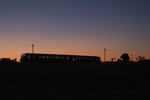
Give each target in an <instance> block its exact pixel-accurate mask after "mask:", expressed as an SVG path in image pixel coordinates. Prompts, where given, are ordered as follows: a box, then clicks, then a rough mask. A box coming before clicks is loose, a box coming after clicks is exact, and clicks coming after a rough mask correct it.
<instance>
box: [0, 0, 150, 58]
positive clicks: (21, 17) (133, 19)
mask: <svg viewBox="0 0 150 100" xmlns="http://www.w3.org/2000/svg"><path fill="white" fill-rule="evenodd" d="M31 44H35V52H36V53H52V54H75V55H91V56H100V57H101V58H102V60H103V52H104V48H107V49H108V50H107V60H110V58H112V57H116V58H119V57H120V56H121V54H123V53H128V54H129V55H131V54H134V59H135V58H136V57H137V56H144V57H146V58H148V59H149V58H150V0H0V46H1V50H0V58H2V57H10V58H17V59H19V58H20V55H21V54H22V53H29V52H31Z"/></svg>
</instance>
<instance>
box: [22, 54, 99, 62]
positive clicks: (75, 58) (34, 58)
mask: <svg viewBox="0 0 150 100" xmlns="http://www.w3.org/2000/svg"><path fill="white" fill-rule="evenodd" d="M20 61H21V62H22V63H24V62H66V63H69V62H93V63H96V62H97V63H98V62H101V59H100V57H98V56H81V55H59V54H38V53H24V54H22V55H21V59H20Z"/></svg>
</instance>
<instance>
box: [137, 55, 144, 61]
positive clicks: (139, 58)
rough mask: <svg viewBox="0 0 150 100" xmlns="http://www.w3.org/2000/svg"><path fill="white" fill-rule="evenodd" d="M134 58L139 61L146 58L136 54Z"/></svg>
mask: <svg viewBox="0 0 150 100" xmlns="http://www.w3.org/2000/svg"><path fill="white" fill-rule="evenodd" d="M136 60H139V61H141V60H146V59H145V57H143V56H138V58H137V59H136Z"/></svg>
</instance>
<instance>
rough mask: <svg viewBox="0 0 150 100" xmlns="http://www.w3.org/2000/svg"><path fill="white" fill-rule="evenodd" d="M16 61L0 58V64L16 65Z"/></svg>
mask: <svg viewBox="0 0 150 100" xmlns="http://www.w3.org/2000/svg"><path fill="white" fill-rule="evenodd" d="M16 62H17V59H16V58H15V59H10V58H1V59H0V63H16Z"/></svg>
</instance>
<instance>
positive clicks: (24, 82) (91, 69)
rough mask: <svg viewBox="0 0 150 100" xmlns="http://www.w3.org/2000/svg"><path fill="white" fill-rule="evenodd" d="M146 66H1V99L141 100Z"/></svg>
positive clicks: (147, 84) (148, 85)
mask: <svg viewBox="0 0 150 100" xmlns="http://www.w3.org/2000/svg"><path fill="white" fill-rule="evenodd" d="M149 65H150V64H149V63H145V64H144V63H120V64H119V63H101V64H46V63H39V64H20V63H16V64H15V63H12V64H0V72H1V76H0V79H1V83H0V95H1V98H5V99H14V100H33V99H36V100H50V99H57V100H59V99H69V100H84V99H91V100H94V99H99V100H100V99H105V100H143V98H145V97H148V96H149V92H148V91H149V90H150V66H149Z"/></svg>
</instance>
